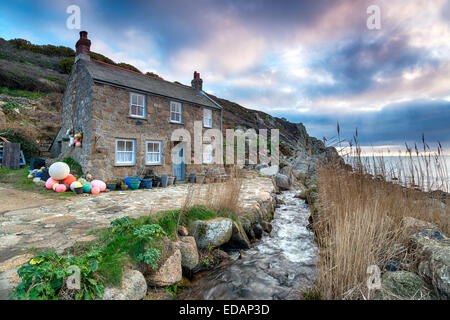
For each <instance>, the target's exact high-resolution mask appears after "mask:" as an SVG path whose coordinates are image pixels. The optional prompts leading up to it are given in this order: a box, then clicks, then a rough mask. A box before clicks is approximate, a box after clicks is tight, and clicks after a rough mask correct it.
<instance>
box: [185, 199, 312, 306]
mask: <svg viewBox="0 0 450 320" xmlns="http://www.w3.org/2000/svg"><path fill="white" fill-rule="evenodd" d="M295 194H296V191H286V192H283V193H282V195H280V196H279V197H280V199H281V200H283V202H284V204H281V205H280V206H279V208H277V209H276V210H275V213H274V219H273V220H272V221H271V224H272V227H273V229H272V232H271V234H270V235H269V236H264V237H263V238H262V239H261V241H260V242H259V243H258V244H256V245H255V246H254V247H253V248H251V249H250V250H247V251H243V252H242V254H241V256H240V258H239V259H237V260H235V261H233V262H230V263H229V264H227V265H225V266H223V267H220V268H218V269H215V270H214V271H212V272H210V273H208V274H206V275H205V273H203V274H199V275H197V276H196V277H195V278H194V279H193V281H192V284H191V286H190V287H189V289H187V290H185V291H184V292H183V293H181V295H180V296H179V298H180V299H187V298H189V299H206V300H208V299H213V300H219V299H229V300H239V299H252V300H253V299H254V300H258V299H265V300H271V299H283V300H284V299H299V298H301V294H300V292H301V291H302V290H303V289H305V288H307V287H309V286H311V285H312V282H313V280H314V279H315V275H316V268H315V259H316V254H317V246H316V244H315V242H314V236H313V234H312V232H310V231H309V230H308V229H307V228H306V225H307V224H308V217H309V216H310V211H309V207H308V205H306V204H305V202H304V201H303V200H300V199H297V198H295V197H294V196H295Z"/></svg>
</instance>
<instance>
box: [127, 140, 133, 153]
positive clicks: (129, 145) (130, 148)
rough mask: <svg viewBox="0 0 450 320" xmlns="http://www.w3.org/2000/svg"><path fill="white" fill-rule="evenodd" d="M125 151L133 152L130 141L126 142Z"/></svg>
mask: <svg viewBox="0 0 450 320" xmlns="http://www.w3.org/2000/svg"><path fill="white" fill-rule="evenodd" d="M126 151H133V142H131V141H127V142H126Z"/></svg>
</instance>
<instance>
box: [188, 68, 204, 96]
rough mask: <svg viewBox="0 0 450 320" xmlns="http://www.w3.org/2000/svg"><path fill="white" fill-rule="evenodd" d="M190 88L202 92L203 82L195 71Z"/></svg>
mask: <svg viewBox="0 0 450 320" xmlns="http://www.w3.org/2000/svg"><path fill="white" fill-rule="evenodd" d="M191 86H192V88H194V89H195V90H199V91H202V90H203V80H202V79H201V78H200V73H198V72H197V71H194V79H192V81H191Z"/></svg>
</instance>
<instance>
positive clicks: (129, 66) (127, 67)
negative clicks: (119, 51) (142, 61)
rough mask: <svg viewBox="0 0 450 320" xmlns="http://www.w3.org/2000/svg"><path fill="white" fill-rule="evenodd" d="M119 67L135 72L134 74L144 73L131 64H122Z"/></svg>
mask: <svg viewBox="0 0 450 320" xmlns="http://www.w3.org/2000/svg"><path fill="white" fill-rule="evenodd" d="M117 66H118V67H121V68H124V69H128V70H131V71H134V72H139V73H142V72H141V71H140V70H139V69H138V68H136V67H135V66H132V65H131V64H128V63H124V62H121V63H118V64H117Z"/></svg>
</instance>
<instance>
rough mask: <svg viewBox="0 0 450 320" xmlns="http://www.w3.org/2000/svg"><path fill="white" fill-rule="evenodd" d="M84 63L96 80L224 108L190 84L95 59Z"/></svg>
mask: <svg viewBox="0 0 450 320" xmlns="http://www.w3.org/2000/svg"><path fill="white" fill-rule="evenodd" d="M83 63H84V64H85V65H86V67H87V69H88V71H89V73H90V75H91V76H92V78H93V79H94V81H99V82H103V83H108V84H112V85H118V86H121V87H126V88H129V89H130V90H133V89H134V90H139V91H144V92H148V93H153V94H157V95H161V96H165V97H169V98H174V99H177V100H181V101H185V102H190V103H193V104H197V105H201V106H206V107H211V108H215V109H222V107H221V106H220V105H219V104H217V103H215V102H214V101H212V100H211V99H210V98H208V97H207V96H206V94H205V93H203V92H201V91H197V90H195V89H193V88H192V87H189V86H185V85H182V84H176V83H173V82H169V81H166V80H161V79H156V78H153V77H150V76H146V75H143V74H141V73H138V72H134V71H130V70H126V69H123V68H120V67H116V66H113V65H110V64H107V63H104V62H100V61H97V60H93V59H91V60H90V61H86V60H83Z"/></svg>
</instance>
